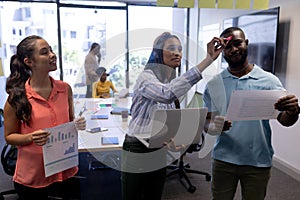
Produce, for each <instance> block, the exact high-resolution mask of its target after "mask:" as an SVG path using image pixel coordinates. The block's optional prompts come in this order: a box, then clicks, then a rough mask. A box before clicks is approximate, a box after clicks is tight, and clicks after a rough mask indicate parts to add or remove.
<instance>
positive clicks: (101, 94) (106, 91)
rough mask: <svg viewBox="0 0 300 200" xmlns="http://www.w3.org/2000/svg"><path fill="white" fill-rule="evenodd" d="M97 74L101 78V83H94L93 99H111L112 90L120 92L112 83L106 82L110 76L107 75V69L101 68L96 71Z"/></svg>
mask: <svg viewBox="0 0 300 200" xmlns="http://www.w3.org/2000/svg"><path fill="white" fill-rule="evenodd" d="M96 74H97V75H98V77H99V81H97V82H94V83H93V87H92V88H93V92H92V97H93V98H109V97H110V89H112V91H113V92H118V91H117V90H116V88H115V86H114V84H113V83H112V82H111V81H108V80H106V79H107V76H109V74H107V73H106V69H105V68H104V67H99V68H98V69H97V70H96Z"/></svg>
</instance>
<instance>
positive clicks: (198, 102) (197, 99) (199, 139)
mask: <svg viewBox="0 0 300 200" xmlns="http://www.w3.org/2000/svg"><path fill="white" fill-rule="evenodd" d="M199 107H200V108H201V107H203V100H202V94H200V93H199V92H195V94H194V95H193V97H192V99H191V101H190V102H189V103H188V105H187V108H199ZM204 139H205V137H204V134H203V133H202V134H201V135H197V136H196V137H195V140H194V142H193V143H192V144H191V145H190V146H189V147H188V149H187V150H186V152H188V153H192V152H196V151H200V150H201V148H202V146H203V144H204Z"/></svg>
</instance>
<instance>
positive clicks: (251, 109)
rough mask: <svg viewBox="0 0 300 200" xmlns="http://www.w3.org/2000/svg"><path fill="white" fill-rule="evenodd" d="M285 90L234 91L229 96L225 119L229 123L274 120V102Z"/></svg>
mask: <svg viewBox="0 0 300 200" xmlns="http://www.w3.org/2000/svg"><path fill="white" fill-rule="evenodd" d="M286 93H287V92H286V91H285V90H235V91H233V92H232V94H231V98H230V102H229V106H228V110H227V114H226V119H227V120H231V121H242V120H263V119H276V118H277V116H278V114H279V111H278V110H275V109H274V104H275V102H276V101H277V100H278V99H279V98H280V97H282V96H285V95H286Z"/></svg>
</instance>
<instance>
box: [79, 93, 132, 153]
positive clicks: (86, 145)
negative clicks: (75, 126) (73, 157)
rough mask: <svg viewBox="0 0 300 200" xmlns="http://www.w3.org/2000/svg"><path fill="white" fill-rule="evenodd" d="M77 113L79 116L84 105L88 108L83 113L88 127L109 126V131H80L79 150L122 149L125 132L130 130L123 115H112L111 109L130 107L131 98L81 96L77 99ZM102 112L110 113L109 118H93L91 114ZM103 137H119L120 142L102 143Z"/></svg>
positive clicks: (102, 113) (104, 113)
mask: <svg viewBox="0 0 300 200" xmlns="http://www.w3.org/2000/svg"><path fill="white" fill-rule="evenodd" d="M74 104H75V106H74V107H75V114H76V115H77V116H78V114H79V113H80V111H81V110H82V108H83V107H84V105H85V106H86V108H87V110H86V111H85V112H84V113H83V116H84V117H85V119H86V121H87V126H86V128H87V129H91V128H95V127H102V128H107V129H108V130H107V131H103V132H97V133H90V132H87V131H79V132H78V151H79V152H87V151H89V152H93V151H105V150H118V149H119V150H120V149H121V148H122V145H123V141H124V138H125V134H126V133H127V131H128V123H129V121H130V116H129V118H128V119H127V122H123V121H122V117H121V115H112V114H110V111H111V110H112V109H113V108H114V107H115V106H117V107H124V108H129V107H130V105H131V98H120V99H119V100H118V101H115V100H114V99H113V98H109V99H93V98H81V99H76V100H75V102H74ZM93 114H101V115H108V119H96V120H92V119H91V115H93ZM102 137H118V140H119V144H117V145H110V144H109V145H107V144H106V145H103V144H102V143H101V138H102Z"/></svg>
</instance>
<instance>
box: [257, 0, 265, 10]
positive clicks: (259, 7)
mask: <svg viewBox="0 0 300 200" xmlns="http://www.w3.org/2000/svg"><path fill="white" fill-rule="evenodd" d="M268 7H269V0H254V2H253V9H255V10H264V9H268Z"/></svg>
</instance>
